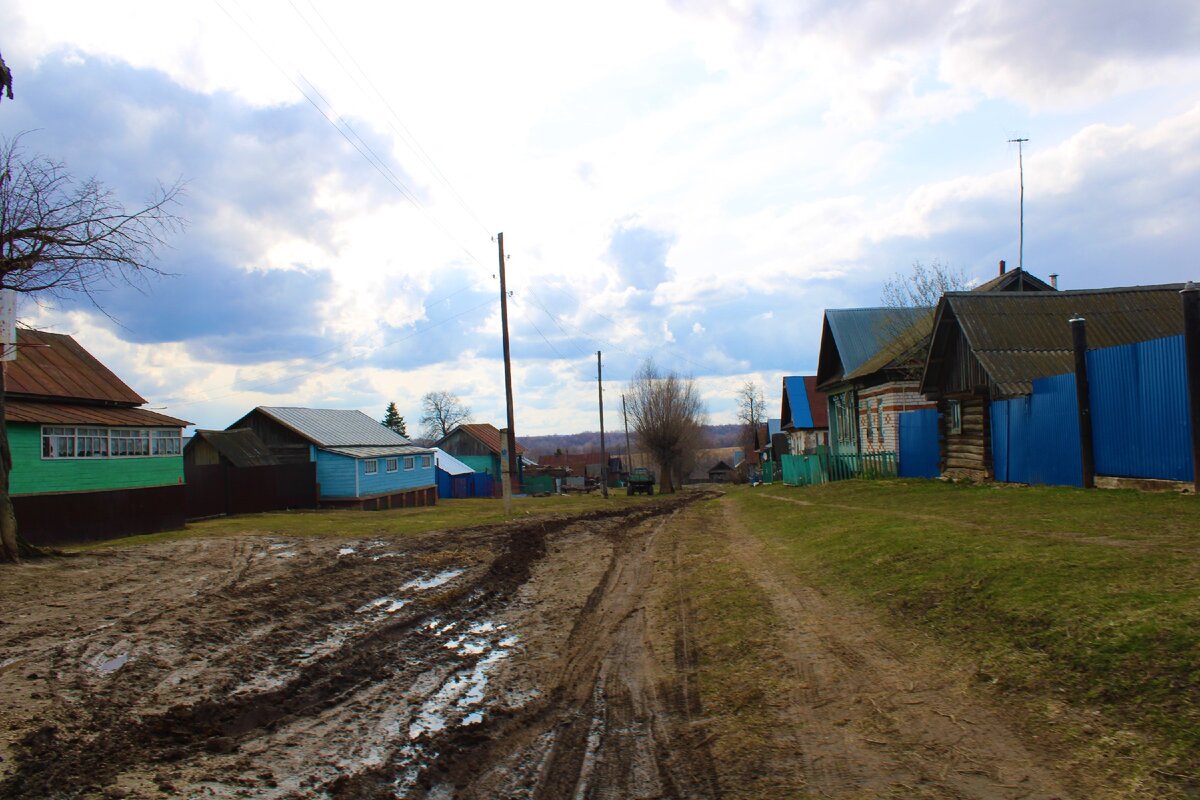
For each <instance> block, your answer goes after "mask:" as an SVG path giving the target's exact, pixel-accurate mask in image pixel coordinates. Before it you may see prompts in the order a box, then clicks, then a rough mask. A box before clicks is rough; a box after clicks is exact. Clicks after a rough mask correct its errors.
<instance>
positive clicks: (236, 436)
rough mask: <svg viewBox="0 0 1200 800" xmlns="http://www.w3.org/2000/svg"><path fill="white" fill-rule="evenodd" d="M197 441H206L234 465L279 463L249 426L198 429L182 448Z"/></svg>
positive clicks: (264, 465) (259, 465) (247, 465)
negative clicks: (231, 428) (217, 429)
mask: <svg viewBox="0 0 1200 800" xmlns="http://www.w3.org/2000/svg"><path fill="white" fill-rule="evenodd" d="M197 441H205V442H208V443H209V444H210V445H212V446H213V447H214V448H215V449H216V451H217V452H218V453H220V454H221V455H222V456H224V457H225V458H226V459H228V460H229V463H231V464H233V465H234V466H235V467H269V466H274V465H276V464H278V463H279V459H277V458H275V456H274V455H272V454H271V450H270V448H268V447H267V445H266V443H265V442H264V441H263V440H262V439H260V438H258V434H256V433H255V432H254V431H252V430H250V429H249V428H234V429H233V430H231V431H210V430H199V429H198V430H197V431H196V434H195V435H194V436H192V437H191V439H190V440H189V441H188V443H187V444H186V445H185V446H184V449H185V450H186V449H187V448H189V447H192V446H193V442H197Z"/></svg>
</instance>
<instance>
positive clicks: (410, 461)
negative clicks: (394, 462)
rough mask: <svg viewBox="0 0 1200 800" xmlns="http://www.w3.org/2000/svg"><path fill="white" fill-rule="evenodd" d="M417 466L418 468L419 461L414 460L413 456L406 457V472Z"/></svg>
mask: <svg viewBox="0 0 1200 800" xmlns="http://www.w3.org/2000/svg"><path fill="white" fill-rule="evenodd" d="M416 466H417V459H415V458H413V457H412V456H405V457H404V471H405V472H407V471H408V470H410V469H413V468H414V467H416Z"/></svg>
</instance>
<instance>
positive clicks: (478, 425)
mask: <svg viewBox="0 0 1200 800" xmlns="http://www.w3.org/2000/svg"><path fill="white" fill-rule="evenodd" d="M459 430H461V431H463V432H464V433H467V434H469V435H470V436H472V437H473V438H475V439H477V440H479V443H480V444H482V445H483V446H484V447H486V448H487V449H488V450H490V451H492V453H494V454H495V455H500V429H499V428H497V427H496V426H495V425H492V424H491V423H490V422H464V423H463V424H461V425H459V426H458V427H457V428H455V429H454V430H453V431H450V433H448V434H446V435H445V436H443V437H442V438H441V439H439V440H438V441H437V444H441V443H442V442H444V441H446V439H448V438H450V437H451V436H453V435H454V433H455V431H459ZM524 452H525V448H524V447H523V446H521V445H520V444H517V454H518V455H520V454H522V453H524Z"/></svg>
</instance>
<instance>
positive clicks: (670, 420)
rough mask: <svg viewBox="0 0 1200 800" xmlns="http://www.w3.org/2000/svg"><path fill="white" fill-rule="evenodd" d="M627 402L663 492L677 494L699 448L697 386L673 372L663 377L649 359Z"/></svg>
mask: <svg viewBox="0 0 1200 800" xmlns="http://www.w3.org/2000/svg"><path fill="white" fill-rule="evenodd" d="M626 399H627V400H628V414H629V421H630V424H631V425H632V427H633V429H634V430H636V431H637V435H638V441H639V442H640V443H641V445H642V447H644V448H645V449H646V450H648V451H649V452H650V455H651V457H653V458H654V460H655V461H656V462H657V463H658V465H659V485H660V487H661V489H662V491H663V492H672V491H674V485H675V484H676V483H682V480H683V471H684V468H685V466H687V465H688V464H690V463H691V460H693V459H694V455H695V451H696V450H697V449H698V448H699V446H700V438H701V426H702V425H703V421H704V419H703V418H704V404H703V403H702V402H701V400H700V392H699V390H698V389H697V388H696V382H695V381H694V380H692V379H691V378H683V377H680V376H679V375H678V374H676V373H674V372H668V373H665V374H664V373H661V372H659V370H658V368H657V367H656V366H655V365H654V362H653V361H650V360H649V359H647V360H646V361H645V362H644V363H643V364H642V366H641V367H639V368H638V371H637V373H635V374H634V376H633V380H632V382H631V383H630V385H629V389H628V394H627V397H626Z"/></svg>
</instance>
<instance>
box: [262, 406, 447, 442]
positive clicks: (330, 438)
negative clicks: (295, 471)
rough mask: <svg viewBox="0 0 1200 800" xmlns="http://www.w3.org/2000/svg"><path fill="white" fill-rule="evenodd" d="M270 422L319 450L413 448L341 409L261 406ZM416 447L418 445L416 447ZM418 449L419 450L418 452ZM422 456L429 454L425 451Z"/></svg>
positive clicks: (362, 417) (361, 416) (364, 417)
mask: <svg viewBox="0 0 1200 800" xmlns="http://www.w3.org/2000/svg"><path fill="white" fill-rule="evenodd" d="M258 410H259V411H261V412H262V413H263V414H266V415H267V416H268V417H270V418H271V419H273V420H275V421H276V422H278V423H279V424H280V425H283V426H284V427H286V428H289V429H291V430H293V431H295V432H296V433H298V434H300V435H301V436H303V437H304V438H305V439H308V440H309V441H310V442H312V443H313V444H315V445H316V446H317V447H322V448H325V449H329V448H331V447H359V446H364V445H374V446H378V447H397V446H404V445H412V442H410V441H409V440H408V439H405V438H404V437H403V436H401V435H400V434H398V433H396V432H395V431H393V430H392V429H391V428H385V427H384V426H383V425H382V424H381V423H380V422H379V421H378V420H375V419H372V418H371V417H368V416H367V415H366V414H364V413H362V412H361V411H347V410H343V409H338V408H290V407H282V406H259V407H258ZM413 446H415V445H413ZM418 449H419V448H418ZM422 452H429V451H428V450H422Z"/></svg>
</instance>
